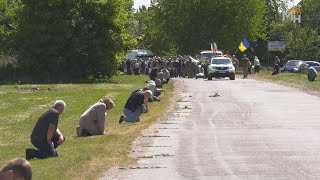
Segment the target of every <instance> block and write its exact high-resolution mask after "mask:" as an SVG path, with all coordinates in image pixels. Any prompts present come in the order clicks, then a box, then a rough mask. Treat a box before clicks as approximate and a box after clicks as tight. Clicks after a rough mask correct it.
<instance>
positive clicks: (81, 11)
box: [16, 0, 133, 80]
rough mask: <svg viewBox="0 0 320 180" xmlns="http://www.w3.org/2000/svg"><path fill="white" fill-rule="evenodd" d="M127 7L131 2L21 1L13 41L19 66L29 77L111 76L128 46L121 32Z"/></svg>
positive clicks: (53, 78)
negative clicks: (21, 7) (16, 31)
mask: <svg viewBox="0 0 320 180" xmlns="http://www.w3.org/2000/svg"><path fill="white" fill-rule="evenodd" d="M132 4H133V1H132V0H126V1H123V0H98V1H97V0H80V1H75V0H55V1H51V0H44V1H43V0H38V1H23V5H24V6H23V9H22V11H21V13H20V15H19V17H20V21H19V22H20V24H19V31H18V33H17V41H16V47H17V49H18V51H17V55H18V59H19V63H20V64H21V66H22V67H24V68H25V70H26V73H28V74H31V75H32V76H33V78H44V79H49V80H51V79H52V80H62V79H70V78H84V77H88V76H90V75H96V74H98V73H99V74H102V75H103V76H107V77H111V76H113V75H114V74H115V73H116V69H117V66H118V62H119V60H120V57H122V56H123V55H124V52H125V49H127V48H128V46H130V44H132V38H131V37H130V36H129V35H128V34H127V32H126V29H127V26H128V22H129V21H128V19H130V18H132V15H131V14H132V12H131V9H130V7H132ZM39 74H41V76H39Z"/></svg>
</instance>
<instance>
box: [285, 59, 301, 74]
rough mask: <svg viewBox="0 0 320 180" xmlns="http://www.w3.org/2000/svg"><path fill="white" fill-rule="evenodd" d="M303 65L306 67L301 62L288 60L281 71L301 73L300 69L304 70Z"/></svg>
mask: <svg viewBox="0 0 320 180" xmlns="http://www.w3.org/2000/svg"><path fill="white" fill-rule="evenodd" d="M305 65H306V64H305V62H304V61H302V60H289V61H288V62H287V63H286V64H285V66H284V68H283V71H284V72H294V73H297V72H302V69H303V68H304V66H305Z"/></svg>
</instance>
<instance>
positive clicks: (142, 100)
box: [119, 90, 152, 123]
mask: <svg viewBox="0 0 320 180" xmlns="http://www.w3.org/2000/svg"><path fill="white" fill-rule="evenodd" d="M151 97H152V92H151V91H150V90H146V91H143V90H137V91H134V92H133V93H132V94H131V95H130V97H129V98H128V100H127V103H126V105H125V106H124V110H123V114H124V115H122V116H121V117H120V120H119V123H122V122H139V121H140V116H141V114H142V113H146V112H148V99H149V98H151Z"/></svg>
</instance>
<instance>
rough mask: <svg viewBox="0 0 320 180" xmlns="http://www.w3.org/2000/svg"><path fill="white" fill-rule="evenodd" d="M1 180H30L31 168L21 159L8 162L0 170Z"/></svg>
mask: <svg viewBox="0 0 320 180" xmlns="http://www.w3.org/2000/svg"><path fill="white" fill-rule="evenodd" d="M0 179H1V180H31V179H32V168H31V164H30V163H29V162H28V161H27V160H25V159H21V158H16V159H12V160H10V161H9V162H8V163H7V164H5V165H4V166H3V167H2V168H1V170H0Z"/></svg>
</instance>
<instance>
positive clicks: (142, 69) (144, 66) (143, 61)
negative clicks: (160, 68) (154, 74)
mask: <svg viewBox="0 0 320 180" xmlns="http://www.w3.org/2000/svg"><path fill="white" fill-rule="evenodd" d="M140 72H141V74H142V75H144V74H146V62H145V60H143V59H141V62H140Z"/></svg>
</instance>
